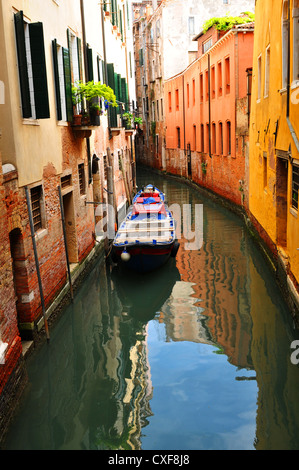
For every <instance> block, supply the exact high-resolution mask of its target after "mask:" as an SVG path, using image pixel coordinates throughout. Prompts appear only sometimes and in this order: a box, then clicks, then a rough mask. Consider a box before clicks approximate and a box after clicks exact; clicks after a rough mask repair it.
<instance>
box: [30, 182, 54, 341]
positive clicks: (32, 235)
mask: <svg viewBox="0 0 299 470" xmlns="http://www.w3.org/2000/svg"><path fill="white" fill-rule="evenodd" d="M25 192H26V200H27V208H28V214H29V222H30V230H31V238H32V245H33V251H34V258H35V267H36V274H37V279H38V286H39V292H40V298H41V304H42V311H43V317H44V322H45V330H46V336H47V341H49V340H50V335H49V328H48V320H47V317H46V307H45V300H44V293H43V285H42V279H41V274H40V268H39V260H38V254H37V248H36V241H35V232H34V225H33V216H32V209H31V201H30V197H29V190H28V188H27V186H26V188H25Z"/></svg>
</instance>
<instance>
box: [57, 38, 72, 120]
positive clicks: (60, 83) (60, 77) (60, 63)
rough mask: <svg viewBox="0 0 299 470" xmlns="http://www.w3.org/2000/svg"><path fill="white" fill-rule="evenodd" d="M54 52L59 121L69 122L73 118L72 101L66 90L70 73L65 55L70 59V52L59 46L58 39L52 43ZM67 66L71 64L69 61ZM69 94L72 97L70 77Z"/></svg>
mask: <svg viewBox="0 0 299 470" xmlns="http://www.w3.org/2000/svg"><path fill="white" fill-rule="evenodd" d="M52 52H53V66H54V78H55V92H56V113H57V120H58V121H67V120H68V115H70V116H72V103H71V101H70V99H69V100H67V89H66V74H67V73H68V72H69V68H67V67H66V60H65V55H67V59H69V55H68V50H65V49H64V48H63V47H61V46H59V44H57V41H56V39H54V41H52ZM67 64H69V60H68V62H67ZM68 92H69V96H70V76H69V80H68ZM70 98H71V97H70ZM68 106H69V107H70V109H69V112H70V114H69V113H68V109H67V107H68Z"/></svg>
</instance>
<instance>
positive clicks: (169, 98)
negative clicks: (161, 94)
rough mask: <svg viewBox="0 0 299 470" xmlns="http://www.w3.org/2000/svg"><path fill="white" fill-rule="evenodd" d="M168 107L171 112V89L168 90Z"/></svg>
mask: <svg viewBox="0 0 299 470" xmlns="http://www.w3.org/2000/svg"><path fill="white" fill-rule="evenodd" d="M168 109H169V112H170V113H171V91H169V92H168Z"/></svg>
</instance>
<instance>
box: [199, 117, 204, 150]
mask: <svg viewBox="0 0 299 470" xmlns="http://www.w3.org/2000/svg"><path fill="white" fill-rule="evenodd" d="M200 139H201V152H202V153H203V152H204V151H205V130H204V125H203V124H201V125H200Z"/></svg>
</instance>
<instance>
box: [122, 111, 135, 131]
mask: <svg viewBox="0 0 299 470" xmlns="http://www.w3.org/2000/svg"><path fill="white" fill-rule="evenodd" d="M123 122H124V127H125V128H126V129H132V127H133V125H132V123H133V114H132V113H128V112H126V113H124V114H123Z"/></svg>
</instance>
